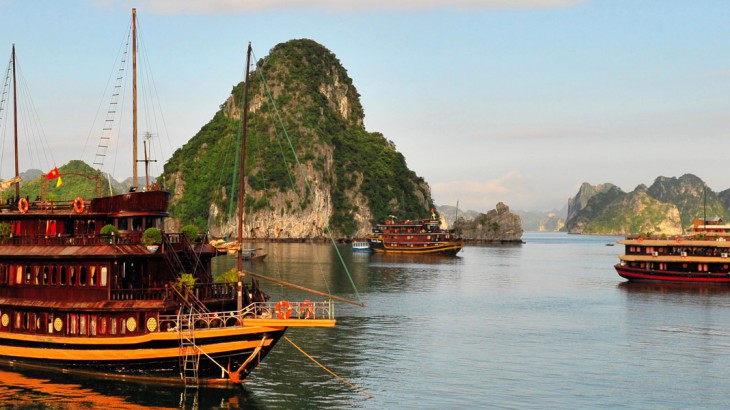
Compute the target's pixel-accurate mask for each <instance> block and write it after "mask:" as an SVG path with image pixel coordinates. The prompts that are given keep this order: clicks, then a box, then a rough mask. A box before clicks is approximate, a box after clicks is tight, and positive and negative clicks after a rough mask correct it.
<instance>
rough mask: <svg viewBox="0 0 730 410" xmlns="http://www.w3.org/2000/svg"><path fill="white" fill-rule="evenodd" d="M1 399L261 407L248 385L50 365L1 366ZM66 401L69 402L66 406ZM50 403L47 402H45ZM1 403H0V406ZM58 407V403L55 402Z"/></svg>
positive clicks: (22, 403)
mask: <svg viewBox="0 0 730 410" xmlns="http://www.w3.org/2000/svg"><path fill="white" fill-rule="evenodd" d="M0 386H8V387H11V388H9V389H1V388H0V403H6V404H7V403H12V404H13V407H17V408H37V407H38V405H39V404H38V403H39V401H40V402H42V403H50V402H51V401H50V400H49V399H51V400H52V402H53V403H57V404H60V406H59V407H58V408H118V409H132V410H133V409H151V408H154V409H180V408H200V409H208V408H239V405H240V404H241V403H242V402H245V403H246V405H247V406H250V407H259V405H257V404H256V403H255V401H254V400H255V398H254V397H252V395H251V394H250V393H248V392H247V391H246V390H245V389H238V390H230V389H214V388H197V389H186V388H185V387H182V386H170V385H159V384H154V383H136V382H127V383H118V382H116V381H113V380H103V379H99V378H96V377H93V378H92V377H85V376H81V375H75V374H67V373H63V372H60V371H59V372H49V371H48V369H33V368H27V367H19V366H7V365H3V366H0ZM63 404H66V405H67V407H66V406H63ZM43 406H44V407H48V404H44V405H43ZM0 407H1V406H0ZM52 407H53V408H56V407H55V406H52Z"/></svg>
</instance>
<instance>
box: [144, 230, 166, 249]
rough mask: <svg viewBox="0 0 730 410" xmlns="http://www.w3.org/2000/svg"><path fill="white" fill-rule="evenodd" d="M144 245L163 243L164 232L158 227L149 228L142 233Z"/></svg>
mask: <svg viewBox="0 0 730 410" xmlns="http://www.w3.org/2000/svg"><path fill="white" fill-rule="evenodd" d="M142 245H147V246H150V245H158V246H159V245H162V232H161V231H160V230H159V229H158V228H154V227H152V228H147V229H145V231H144V233H143V234H142Z"/></svg>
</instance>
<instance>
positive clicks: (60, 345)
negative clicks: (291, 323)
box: [0, 326, 286, 385]
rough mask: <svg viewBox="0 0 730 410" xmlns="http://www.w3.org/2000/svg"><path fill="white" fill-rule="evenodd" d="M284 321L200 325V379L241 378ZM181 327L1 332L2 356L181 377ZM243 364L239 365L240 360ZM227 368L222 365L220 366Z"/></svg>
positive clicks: (147, 376) (87, 369)
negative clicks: (82, 334)
mask: <svg viewBox="0 0 730 410" xmlns="http://www.w3.org/2000/svg"><path fill="white" fill-rule="evenodd" d="M285 331H286V327H269V326H255V327H245V326H244V327H235V328H221V329H200V330H196V332H195V346H197V347H198V349H199V350H198V352H199V354H200V361H199V364H198V373H197V377H198V380H197V383H198V384H204V385H205V384H210V385H215V384H229V383H231V379H230V378H229V376H228V374H227V373H226V371H231V372H235V371H237V370H239V369H240V371H239V372H238V375H237V376H238V377H237V378H238V379H240V380H243V378H244V377H246V376H247V375H248V374H249V373H250V372H251V371H252V370H254V369H255V368H256V366H258V365H259V363H260V362H261V361H262V360H263V359H264V357H266V355H267V354H268V353H269V351H271V349H272V348H273V347H274V346H275V345H276V343H277V342H278V341H279V339H280V338H281V337H282V336H283V334H284V332H285ZM186 334H188V332H187V331H183V332H180V333H178V332H175V331H172V332H157V333H150V334H146V335H142V336H134V337H109V338H83V339H82V338H77V337H73V338H71V337H51V336H48V335H42V336H35V335H18V334H10V333H0V360H2V361H4V362H8V363H19V364H23V365H30V366H35V367H44V368H51V369H57V370H62V371H67V372H77V373H84V374H96V375H100V376H103V377H111V378H121V379H135V378H140V379H144V380H157V381H160V382H169V383H185V382H186V381H185V380H184V378H183V362H184V357H185V352H184V349H188V350H187V351H188V352H190V353H191V354H195V352H196V351H195V348H193V347H190V346H188V347H184V348H183V347H181V341H180V338H181V336H184V335H186ZM244 363H245V365H244V366H243V367H241V366H242V365H243V364H244ZM224 370H225V371H224Z"/></svg>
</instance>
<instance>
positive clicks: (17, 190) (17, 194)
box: [11, 44, 20, 198]
mask: <svg viewBox="0 0 730 410" xmlns="http://www.w3.org/2000/svg"><path fill="white" fill-rule="evenodd" d="M11 57H12V60H13V128H14V130H15V177H16V178H17V177H19V176H20V170H19V168H18V91H17V85H18V83H17V81H16V80H15V44H13V52H12V56H11ZM15 197H16V198H20V183H17V182H16V183H15Z"/></svg>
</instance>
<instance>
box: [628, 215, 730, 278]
mask: <svg viewBox="0 0 730 410" xmlns="http://www.w3.org/2000/svg"><path fill="white" fill-rule="evenodd" d="M693 225H694V226H693V229H692V232H691V234H690V235H687V236H676V237H672V238H644V237H642V236H631V237H627V238H626V239H624V240H620V241H618V243H619V244H620V245H624V246H625V253H624V254H623V255H619V263H618V264H616V265H615V268H616V272H617V273H618V274H619V275H620V276H621V277H623V278H625V279H627V280H629V281H636V282H641V281H651V282H675V283H702V284H730V241H729V240H728V239H730V225H727V224H724V223H723V222H722V220H721V219H718V218H714V219H712V220H704V219H697V220H695V221H694V224H693Z"/></svg>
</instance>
